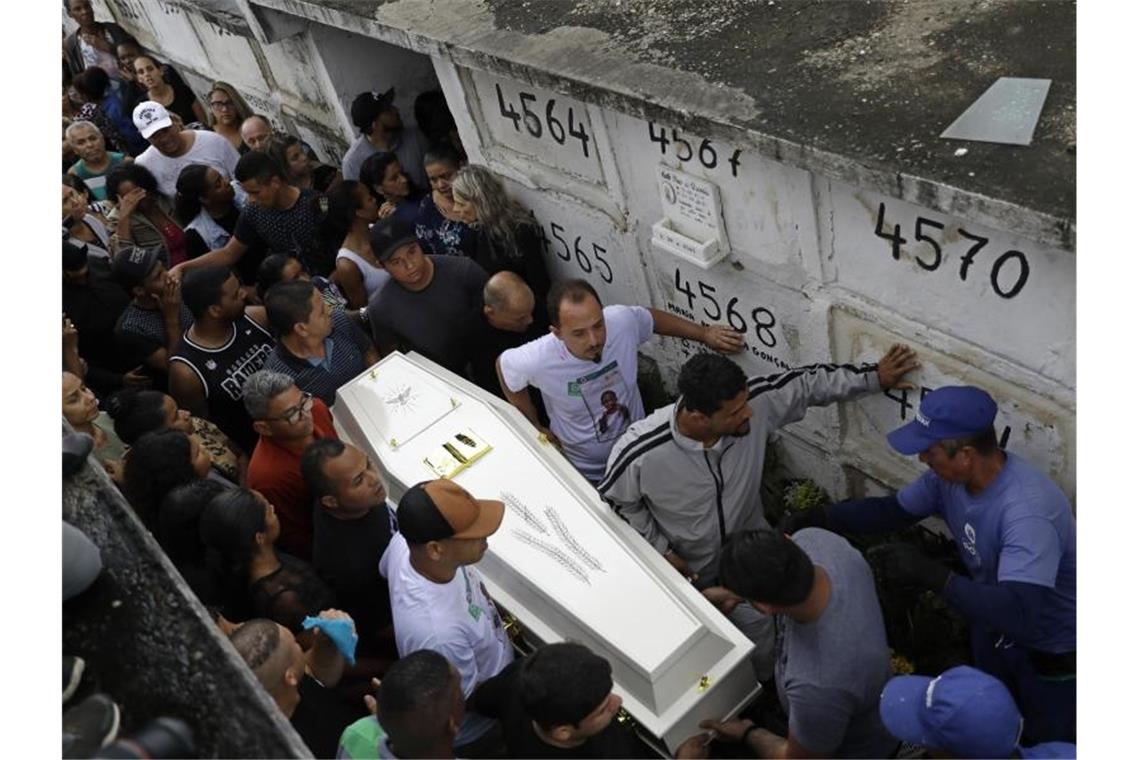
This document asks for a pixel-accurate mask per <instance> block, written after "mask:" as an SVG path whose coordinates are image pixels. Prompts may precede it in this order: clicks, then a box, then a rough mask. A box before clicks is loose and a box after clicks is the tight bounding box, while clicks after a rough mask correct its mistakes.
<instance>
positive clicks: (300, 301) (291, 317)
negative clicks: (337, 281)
mask: <svg viewBox="0 0 1140 760" xmlns="http://www.w3.org/2000/svg"><path fill="white" fill-rule="evenodd" d="M246 155H249V154H248V153H247V154H246ZM314 290H316V286H315V285H313V283H312V282H310V281H308V280H290V281H289V282H279V283H277V284H276V285H274V286H273V287H272V288H270V289H269V292H268V293H266V294H265V314H266V316H267V317H268V318H269V326H270V327H272V328H273V332H275V333H276V334H277V337H278V338H280V337H281V336H283V335H291V334H292V333H293V326H294V325H296V324H297V323H298V322H308V321H309V315H310V314H312V312H313V305H312V303H311V300H312V298H313V291H314Z"/></svg>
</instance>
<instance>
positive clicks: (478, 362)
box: [471, 270, 550, 398]
mask: <svg viewBox="0 0 1140 760" xmlns="http://www.w3.org/2000/svg"><path fill="white" fill-rule="evenodd" d="M535 306H536V304H535V298H534V292H533V291H532V290H531V289H530V286H529V285H527V284H526V282H524V281H523V279H522V278H521V277H519V276H518V275H517V274H515V273H514V272H509V271H506V270H504V271H502V272H497V273H496V274H494V275H492V276H491V278H490V279H489V280H487V284H486V285H484V286H483V323H482V324H481V325H480V326H479V329H478V330H476V332H475V335H474V336H473V344H472V354H471V374H472V379H473V380H474V381H475V383H476V384H478V385H479V387H480V388H482V389H483V390H485V391H488V392H490V393H494V394H495V395H496V396H498V397H499V398H503V389H502V387H501V386H500V385H499V378H498V376H497V375H496V374H495V359H497V358H498V357H499V354H501V353H503V352H504V351H506V350H507V349H508V348H516V347H518V346H521V345H522V344H524V343H527V342H528V341H531V340H534V339H535V338H540V337H542V336H543V335H545V334H546V332H547V331H548V329H549V327H550V326H549V323H548V322H547V320H546V314H545V308H543V309H541V311H542V313H541V314H536V313H535Z"/></svg>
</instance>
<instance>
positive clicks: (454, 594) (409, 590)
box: [380, 533, 515, 746]
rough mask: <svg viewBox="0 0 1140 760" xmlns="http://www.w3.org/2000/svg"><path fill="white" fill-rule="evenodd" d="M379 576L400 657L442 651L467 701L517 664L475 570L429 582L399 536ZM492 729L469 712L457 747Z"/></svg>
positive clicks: (490, 722) (382, 562) (489, 723)
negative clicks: (388, 602) (384, 581)
mask: <svg viewBox="0 0 1140 760" xmlns="http://www.w3.org/2000/svg"><path fill="white" fill-rule="evenodd" d="M380 574H381V575H383V576H384V577H385V578H387V579H388V594H389V596H390V597H391V604H392V625H393V628H394V629H395V632H396V651H397V652H398V653H399V655H400V656H401V657H404V656H406V655H408V654H411V653H412V652H415V651H416V650H418V649H431V650H433V651H436V652H439V653H440V654H442V655H443V656H444V657H446V658H447V659H448V661H449V662H451V664H452V665H454V666H455V669H456V670H458V671H459V678H460V681H461V684H462V688H463V696H465V697H470V696H471V693H472V692H473V691H475V687H476V686H478V685H479V684H480V683H482V682H483V681H486V680H487V679H488V678H490V677H492V676H494V675H497V674H498V673H499V672H500V671H501V670H502V669H503V668H505V667H506V666H507V665H510V664H511V662H512V661H513V660H514V658H515V651H514V649H512V648H511V643H510V641H509V640H508V639H507V632H506V631H505V630H504V629H503V621H502V620H501V619H500V618H499V611H498V610H497V609H496V608H495V605H494V604H492V603H491V600H490V599H488V598H487V594H486V592H485V591H484V589H483V582H482V580H481V579H480V577H479V571H478V570H476V569H475V568H474V567H461V568H459V571H458V572H457V573H456V574H455V577H454V578H452V579H451V581H449V582H448V583H436V582H434V581H430V580H428V579H427V578H425V577H423V576H422V575H420V574H419V573H418V572H416V570H415V569H414V568H413V567H412V564H411V552H410V550H409V549H408V542H407V541H406V540H404V537H403V536H401V535H400V534H399V533H396V534H393V536H392V541H391V543H389V544H388V548H387V549H386V550H385V551H384V555H383V556H382V557H381V558H380ZM493 726H494V721H493V720H491V719H490V718H488V717H486V716H484V715H480V714H478V713H475V712H471V711H468V713H467V717H465V718H464V720H463V726H462V727H461V728H460V731H459V735H458V736H456V738H455V744H456V745H457V746H458V745H461V744H467V743H468V742H471V741H474V740H475V739H477V738H479V737H480V736H482V735H483V734H484V733H486V732H487V731H489V730H490V729H491V728H492V727H493Z"/></svg>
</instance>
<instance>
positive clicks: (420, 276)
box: [367, 216, 487, 374]
mask: <svg viewBox="0 0 1140 760" xmlns="http://www.w3.org/2000/svg"><path fill="white" fill-rule="evenodd" d="M371 242H372V251H373V252H374V253H375V254H376V258H378V259H379V260H380V263H381V264H382V265H383V266H384V269H385V271H387V272H388V274H389V275H391V279H390V280H389V281H388V282H386V283H385V284H384V285H383V287H381V288H380V289H379V290H377V291H376V292H375V293H373V294H372V298H371V299H369V301H368V310H367V313H368V321H369V324H371V326H372V337H373V339H374V340H375V342H376V344H377V345H379V346H380V347H381V349H382V351H381V352H382V353H383V349H384V348H392V347H397V348H400V349H411V350H413V351H418V352H419V353H421V354H423V355H424V356H426V357H428V358H429V359H431V360H432V361H434V362H436V363H438V364H442V365H443V366H444V367H447V368H448V369H450V370H451V371H452V372H456V373H458V374H464V368H465V366H466V365H467V361H468V358H469V353H470V348H471V345H472V340H471V339H472V335H473V331H474V330H475V329H476V328H477V327H478V326H479V325H480V323H481V321H482V318H483V317H482V310H483V285H485V284H486V282H487V273H486V272H485V271H483V268H482V267H480V266H479V265H478V264H476V263H475V262H474V261H471V260H470V259H467V258H463V257H461V256H426V255H424V252H423V251H422V250H421V249H420V246H419V243H417V242H416V237H415V232H414V230H413V228H412V226H411V225H410V224H408V223H406V222H404V221H402V220H400V219H398V218H397V217H396V216H390V217H388V218H387V219H382V220H380V221H379V222H377V223H376V224H374V225H373V226H372V232H371Z"/></svg>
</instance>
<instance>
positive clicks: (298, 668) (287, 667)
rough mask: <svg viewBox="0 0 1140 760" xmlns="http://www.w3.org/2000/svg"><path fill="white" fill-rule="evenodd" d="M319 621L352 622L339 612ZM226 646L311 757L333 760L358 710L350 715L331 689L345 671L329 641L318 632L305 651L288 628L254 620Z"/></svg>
mask: <svg viewBox="0 0 1140 760" xmlns="http://www.w3.org/2000/svg"><path fill="white" fill-rule="evenodd" d="M318 617H321V618H324V619H332V620H335V619H344V620H348V621H349V622H352V618H351V617H349V616H348V615H347V614H346V613H344V612H341V611H340V610H324V611H322V612H321V613H320V615H319V616H318ZM230 643H231V644H233V646H234V649H236V650H237V652H238V654H239V655H241V658H242V659H243V660H245V664H246V665H248V666H249V669H250V670H252V671H253V674H254V675H255V676H257V680H258V681H260V682H261V685H262V686H264V687H265V690H266V691H267V692H269V696H270V697H272V698H273V701H274V702H276V703H277V707H278V708H280V710H281V712H283V713H284V714H285V717H287V718H288V719H289V722H290V723H292V724H293V728H295V729H297V733H298V734H300V735H301V738H302V739H304V740H305V744H307V745H309V749H310V750H312V752H313V755H314V756H316V757H336V749H337V743H338V740H339V739H340V734H341V731H343V730H344V728H345V727H346V726H348V725H349V724H350V723H352V722H354V721H355V720H356V719H357V718H359V717H361V712H362V711H361V710H358V711H355V712H354V711H352V710H351V709H350V708H349V707H348V706H347V705H346V704H345V703H344V701H343V700H342V699H341V698H340V697H339V696H337V694H336V692H334V691H333V690H332V687H333V686H335V685H336V684H337V682H338V681H340V677H341V674H342V673H343V672H344V658H343V657H342V656H341V654H340V653H339V652H338V651H337V648H336V645H335V644H333V642H332V639H330V638H328V637H327V636H325V634H324V633H321V632H319V631H318V632H317V633H316V638H315V642H314V644H313V646H312V647H311V648H310V649H309V651H308V652H305V651H303V650H302V649H301V645H300V644H298V643H297V639H296V638H294V636H293V634H292V633H291V632H290V631H289V629H288V628H286V627H284V626H283V625H280V624H278V623H275V622H273V621H272V620H266V619H265V618H258V619H255V620H250V621H249V622H246V623H243V624H242V625H240V626H239V627H238V629H237V630H236V631H234V632H233V634H231V635H230ZM362 707H363V705H362Z"/></svg>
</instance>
